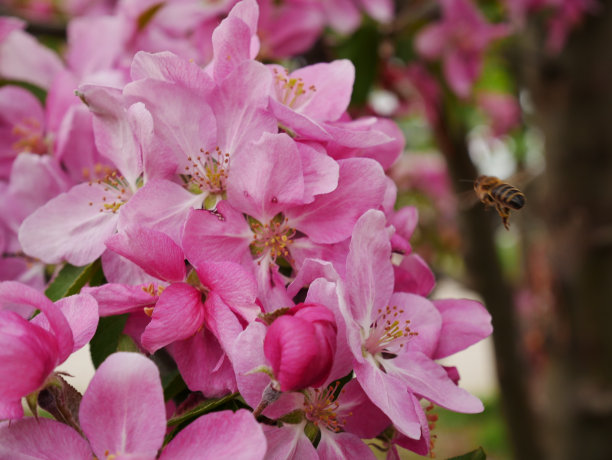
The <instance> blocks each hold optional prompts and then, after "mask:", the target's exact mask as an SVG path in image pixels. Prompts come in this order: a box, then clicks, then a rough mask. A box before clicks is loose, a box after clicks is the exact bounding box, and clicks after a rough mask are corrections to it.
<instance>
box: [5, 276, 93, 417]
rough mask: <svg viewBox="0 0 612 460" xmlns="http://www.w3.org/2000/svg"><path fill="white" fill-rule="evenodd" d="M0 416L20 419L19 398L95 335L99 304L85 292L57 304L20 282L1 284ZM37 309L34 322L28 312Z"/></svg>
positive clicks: (41, 384) (35, 387)
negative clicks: (27, 318) (0, 391)
mask: <svg viewBox="0 0 612 460" xmlns="http://www.w3.org/2000/svg"><path fill="white" fill-rule="evenodd" d="M0 299H1V300H0V386H1V387H2V388H3V392H2V394H1V395H0V419H5V418H10V419H14V418H21V417H23V408H22V406H21V398H22V397H23V396H27V395H28V394H30V393H32V392H34V391H37V390H39V389H40V388H41V387H42V386H43V385H44V383H45V381H46V380H47V378H48V377H49V376H50V375H51V373H52V372H53V369H55V367H56V366H58V365H59V364H61V363H62V362H64V361H65V360H66V358H68V356H69V355H70V354H71V353H72V352H73V351H76V350H78V349H79V348H81V347H83V346H84V345H85V344H86V343H87V342H89V340H90V339H91V338H92V337H93V335H94V333H95V331H96V327H97V324H98V306H97V303H96V301H95V300H94V299H93V298H92V297H91V296H89V295H86V294H80V295H76V296H71V297H67V298H65V299H62V300H60V301H58V302H56V303H55V304H54V303H53V302H51V301H50V300H49V299H47V298H46V297H45V296H44V295H43V294H41V293H39V292H38V291H36V290H35V289H33V288H30V287H28V286H25V285H22V284H20V283H16V282H12V281H6V282H2V283H0ZM35 309H39V310H40V311H41V314H40V315H38V316H36V317H35V318H34V319H33V320H32V321H27V320H25V319H24V318H23V317H24V316H25V317H27V316H29V315H30V314H32V313H33V312H34V310H35Z"/></svg>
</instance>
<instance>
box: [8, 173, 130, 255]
mask: <svg viewBox="0 0 612 460" xmlns="http://www.w3.org/2000/svg"><path fill="white" fill-rule="evenodd" d="M107 195H108V192H107V190H106V187H105V186H104V185H100V184H80V185H77V186H75V187H73V188H72V189H70V191H69V192H67V193H63V194H61V195H59V196H58V197H56V198H54V199H52V200H51V201H49V202H48V203H47V204H45V205H44V206H42V207H41V208H39V209H38V210H36V211H35V212H34V213H33V214H32V215H30V216H29V217H28V218H27V219H26V220H25V221H24V222H23V224H22V226H21V228H20V229H19V241H20V243H21V246H22V247H23V250H24V252H25V253H27V254H28V255H31V256H33V257H36V258H38V259H41V260H42V261H44V262H46V263H59V262H62V261H67V262H69V263H71V264H73V265H78V266H81V265H86V264H88V263H90V262H93V261H94V260H96V259H97V258H98V257H100V255H101V254H102V253H103V252H104V250H105V249H106V246H104V241H105V240H106V238H108V237H109V236H111V235H112V234H113V233H115V230H116V227H117V219H118V217H119V216H118V214H117V213H115V212H112V211H108V210H105V209H104V205H103V204H102V203H104V201H103V199H104V198H105V197H106V196H107Z"/></svg>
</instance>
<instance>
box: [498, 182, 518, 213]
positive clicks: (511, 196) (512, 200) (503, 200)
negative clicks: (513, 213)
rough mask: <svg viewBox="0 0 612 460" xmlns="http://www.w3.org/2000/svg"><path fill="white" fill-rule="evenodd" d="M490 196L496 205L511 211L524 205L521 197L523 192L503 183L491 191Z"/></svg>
mask: <svg viewBox="0 0 612 460" xmlns="http://www.w3.org/2000/svg"><path fill="white" fill-rule="evenodd" d="M491 196H492V197H493V198H494V199H495V200H496V201H497V202H498V203H500V204H502V205H504V206H508V207H509V208H512V209H521V208H522V207H523V206H524V205H525V195H523V192H521V191H520V190H519V189H517V188H516V187H513V186H512V185H510V184H506V183H503V182H502V183H500V184H499V185H497V186H496V187H494V188H493V189H491Z"/></svg>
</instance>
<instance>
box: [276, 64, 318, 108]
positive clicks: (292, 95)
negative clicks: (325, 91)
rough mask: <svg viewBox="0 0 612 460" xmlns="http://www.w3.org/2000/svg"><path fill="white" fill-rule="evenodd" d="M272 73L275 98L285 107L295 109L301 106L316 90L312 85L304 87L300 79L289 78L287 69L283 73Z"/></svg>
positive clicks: (304, 84)
mask: <svg viewBox="0 0 612 460" xmlns="http://www.w3.org/2000/svg"><path fill="white" fill-rule="evenodd" d="M273 72H274V83H275V89H276V97H277V99H278V100H279V101H280V102H281V103H282V104H284V105H286V106H287V107H291V108H292V109H296V108H298V107H299V106H303V105H304V104H306V102H308V101H309V100H310V99H311V98H312V96H313V95H314V93H315V91H316V90H317V88H316V87H315V86H314V85H310V86H309V87H306V83H304V80H302V79H301V78H293V77H290V76H289V72H288V71H287V69H284V72H280V71H279V70H278V69H274V70H273Z"/></svg>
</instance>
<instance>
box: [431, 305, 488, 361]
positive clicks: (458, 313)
mask: <svg viewBox="0 0 612 460" xmlns="http://www.w3.org/2000/svg"><path fill="white" fill-rule="evenodd" d="M434 305H435V307H436V308H437V309H438V311H439V312H440V313H441V314H442V331H441V332H440V340H439V342H438V348H437V349H436V352H435V353H434V355H433V358H435V359H440V358H444V357H446V356H449V355H452V354H453V353H456V352H458V351H461V350H464V349H465V348H467V347H469V346H470V345H473V344H475V343H477V342H480V341H481V340H482V339H484V338H486V337H488V336H490V335H491V333H492V332H493V327H492V326H491V315H490V314H489V312H488V311H487V310H486V309H485V308H484V306H483V305H482V304H481V303H480V302H476V301H475V300H469V299H445V300H435V301H434Z"/></svg>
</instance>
